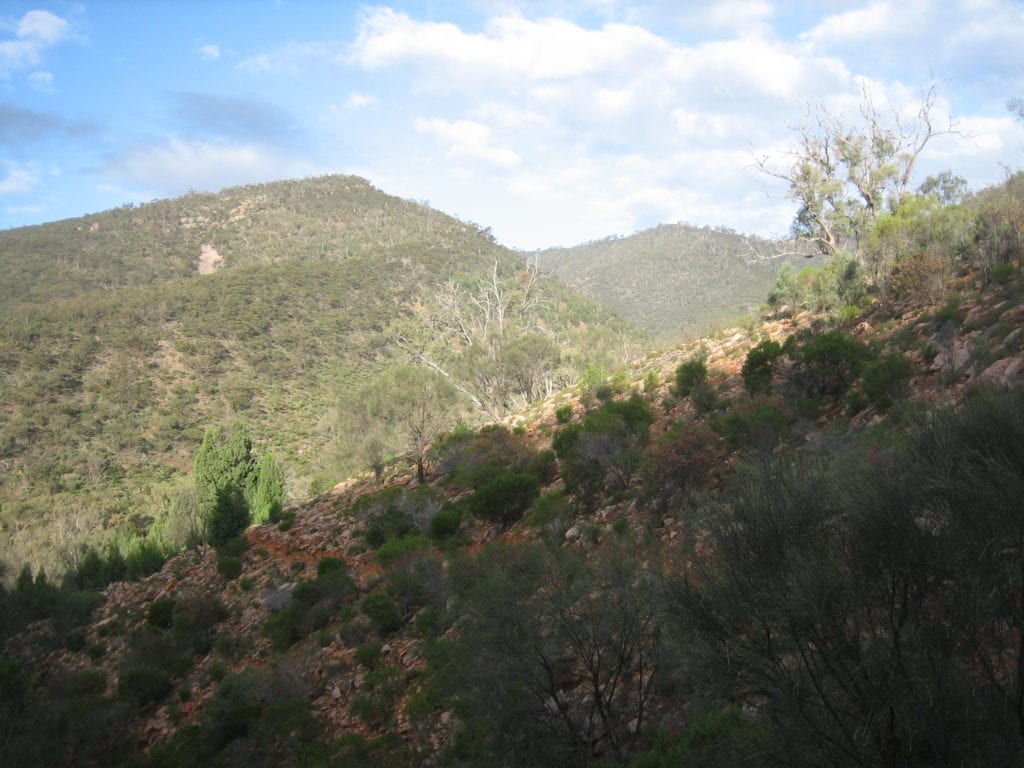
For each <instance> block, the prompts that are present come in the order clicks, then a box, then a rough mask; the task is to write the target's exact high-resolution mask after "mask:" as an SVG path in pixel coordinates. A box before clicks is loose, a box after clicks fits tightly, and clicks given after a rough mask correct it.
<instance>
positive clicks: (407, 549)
mask: <svg viewBox="0 0 1024 768" xmlns="http://www.w3.org/2000/svg"><path fill="white" fill-rule="evenodd" d="M426 546H427V539H426V537H424V536H423V535H422V534H420V533H410V534H409V535H407V536H403V537H402V538H400V539H388V540H387V541H386V542H384V543H383V544H381V546H380V547H379V548H378V549H377V551H376V552H374V554H373V559H374V560H375V561H376V562H377V564H378V565H380V566H382V567H385V568H386V567H387V566H389V565H391V564H392V563H394V562H396V561H398V560H401V559H402V558H403V557H405V556H406V555H408V554H410V553H411V552H416V551H418V550H421V549H423V548H425V547H426Z"/></svg>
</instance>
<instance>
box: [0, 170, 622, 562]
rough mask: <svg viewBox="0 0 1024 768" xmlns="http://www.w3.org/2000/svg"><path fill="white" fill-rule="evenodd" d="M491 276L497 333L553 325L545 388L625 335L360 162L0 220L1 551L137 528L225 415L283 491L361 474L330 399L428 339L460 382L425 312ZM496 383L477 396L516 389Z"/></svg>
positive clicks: (617, 323)
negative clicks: (355, 169) (139, 202)
mask: <svg viewBox="0 0 1024 768" xmlns="http://www.w3.org/2000/svg"><path fill="white" fill-rule="evenodd" d="M524 281H525V282H524ZM442 285H445V286H448V288H447V292H445V291H442V290H439V286H442ZM487 286H489V289H490V290H494V291H499V292H500V293H501V296H502V300H503V302H504V303H503V304H502V307H503V309H509V308H511V307H512V306H513V303H514V302H513V299H517V300H522V301H523V302H524V303H522V304H521V305H516V306H517V307H518V310H521V312H520V313H519V315H517V317H516V318H515V323H512V322H511V320H510V322H509V327H508V333H507V338H503V339H501V340H499V341H508V342H509V343H511V340H513V339H514V338H516V337H517V336H518V335H519V334H521V333H523V332H525V331H527V330H528V331H530V332H531V333H532V334H533V335H534V336H536V335H538V334H543V335H545V337H546V338H549V339H551V340H552V341H551V343H552V344H554V345H555V347H554V349H555V352H554V353H550V354H548V356H547V357H546V358H545V359H544V361H543V365H544V372H545V374H546V375H547V376H548V377H549V379H550V381H551V382H552V383H553V382H555V381H562V382H567V381H570V380H572V379H573V377H575V376H578V375H579V374H580V373H581V372H582V371H583V370H584V369H585V368H586V366H587V365H588V364H590V363H594V364H598V365H604V366H607V365H612V364H614V363H615V362H616V360H617V359H619V358H620V357H621V355H622V350H623V348H626V349H629V348H630V345H631V344H633V343H635V341H636V340H637V339H639V338H640V334H638V333H637V332H636V331H635V330H634V329H632V328H631V327H630V326H629V325H628V324H627V323H625V322H623V321H621V320H618V319H616V318H615V317H614V316H613V315H612V314H610V313H609V312H607V311H606V310H603V309H601V308H600V307H598V306H596V305H595V304H593V303H592V302H589V301H587V300H585V299H582V298H580V297H579V296H577V295H575V294H574V293H573V292H572V291H570V290H567V289H566V288H565V287H564V286H562V285H560V284H559V283H557V282H556V281H553V280H539V279H536V276H534V275H532V274H529V273H528V270H526V269H525V268H524V265H523V263H522V261H521V259H520V258H519V257H518V256H517V255H516V254H513V253H511V252H510V251H508V250H506V249H504V248H502V247H500V246H498V245H497V244H496V243H495V242H494V241H493V239H492V238H491V237H490V236H489V235H488V234H487V233H486V232H484V231H482V230H480V229H479V228H478V227H476V226H474V225H470V224H466V223H464V222H461V221H458V220H456V219H453V218H451V217H449V216H446V215H444V214H441V213H439V212H437V211H434V210H431V209H430V208H427V207H426V206H423V205H420V204H418V203H414V202H410V201H407V200H401V199H399V198H396V197H393V196H390V195H387V194H385V193H383V192H381V191H379V190H377V189H374V188H373V187H372V186H371V185H370V184H368V183H367V182H366V181H365V180H362V179H358V178H354V177H342V176H333V177H322V178H315V179H307V180H303V181H292V182H279V183H274V184H264V185H258V186H248V187H240V188H234V189H228V190H225V191H223V192H221V193H220V194H216V195H213V194H190V195H187V196H185V197H182V198H178V199H175V200H163V201H156V202H153V203H150V204H147V205H143V206H139V207H131V206H128V207H124V208H120V209H117V210H113V211H108V212H105V213H100V214H95V215H91V216H86V217H83V218H80V219H73V220H68V221H61V222H56V223H53V224H47V225H42V226H37V227H28V228H23V229H14V230H9V231H5V232H0V410H2V416H3V419H2V424H0V461H2V462H3V466H4V472H3V475H2V480H0V523H2V526H3V536H2V542H0V561H6V562H8V563H9V564H12V565H13V564H17V563H23V562H28V561H31V562H34V563H37V564H45V565H47V566H49V569H50V570H51V571H52V570H55V569H56V570H59V569H61V568H63V567H64V565H65V563H66V558H67V557H68V556H71V557H72V558H73V557H74V556H75V555H76V553H77V552H78V551H79V547H80V545H81V544H83V543H84V542H86V541H101V540H103V539H104V537H108V536H109V535H110V534H112V533H113V532H114V531H118V530H120V531H130V532H133V533H138V532H142V531H145V530H146V528H147V527H148V525H149V523H150V522H151V521H152V520H153V519H154V518H156V517H159V515H160V514H161V512H163V511H165V509H166V507H167V505H168V504H169V503H171V502H170V501H169V500H170V499H172V498H173V497H174V496H175V495H176V494H177V493H178V491H179V490H180V489H181V488H182V487H183V486H182V483H183V482H184V481H185V475H186V473H187V472H188V471H189V470H190V469H191V463H192V457H193V454H194V453H195V450H196V448H197V447H198V445H199V441H200V439H201V438H202V435H203V432H204V430H205V429H206V428H208V427H210V426H214V425H218V424H227V423H228V422H230V421H234V420H236V419H242V420H244V421H246V422H248V423H249V425H250V427H251V429H252V431H253V433H254V436H255V439H256V442H257V443H258V444H259V445H260V446H262V447H263V448H264V449H265V450H268V451H273V452H274V453H275V454H276V455H277V456H278V458H279V459H280V460H281V461H282V463H283V464H284V466H285V468H286V474H287V480H288V486H289V488H288V490H289V495H290V496H291V497H292V498H305V497H308V496H310V495H312V494H313V493H314V492H315V491H316V490H317V488H318V487H322V485H323V483H325V482H327V481H326V480H325V478H331V477H334V476H336V474H337V473H339V472H350V471H358V470H360V469H362V468H363V467H360V466H355V465H353V464H351V463H348V464H344V463H339V462H341V461H342V460H341V459H340V458H335V452H334V451H333V450H327V448H328V446H329V445H330V444H331V442H332V440H334V439H335V436H336V435H337V434H338V425H339V420H342V421H343V419H342V416H343V414H341V415H339V414H338V406H339V403H340V402H341V400H342V399H343V396H344V395H345V394H346V393H347V392H348V391H350V390H351V389H352V388H354V387H357V386H358V385H360V384H362V383H363V382H365V381H369V380H372V379H373V378H374V377H375V376H376V374H377V372H379V371H380V370H381V369H382V368H383V367H385V366H387V365H391V364H395V363H401V362H408V361H413V360H417V359H420V358H426V356H427V355H428V354H429V355H432V357H430V358H429V359H430V361H431V362H432V363H434V364H435V365H437V366H438V367H448V368H450V369H451V370H449V371H447V373H449V374H450V375H451V376H453V377H455V379H456V380H457V379H458V377H459V375H460V371H461V368H460V367H459V366H460V360H461V357H462V356H464V353H465V352H466V349H463V348H459V347H458V345H455V344H452V343H446V342H445V340H444V338H443V333H442V332H441V330H439V328H440V327H441V325H442V324H443V323H442V321H443V320H445V319H446V318H447V317H448V315H446V314H445V313H446V312H447V313H450V312H451V311H455V310H458V311H464V312H469V311H471V310H472V306H471V302H472V299H473V298H474V297H476V296H477V295H478V293H479V292H480V291H483V290H484V287H487ZM527 292H532V293H530V294H529V295H528V296H527V297H526V298H523V297H524V295H526V294H527ZM439 295H443V296H446V297H448V298H452V302H451V303H450V304H448V305H445V306H443V307H442V306H438V305H437V302H436V299H435V297H436V296H439ZM527 310H529V311H527ZM503 330H504V329H503ZM487 344H488V346H487V352H488V354H489V355H490V359H491V362H492V363H493V364H495V365H496V364H498V362H500V361H497V357H498V356H499V353H500V352H501V346H500V344H497V343H496V342H495V341H494V339H493V338H489V339H488V340H487ZM432 345H433V346H432ZM435 347H440V348H435ZM495 361H496V362H495ZM490 364H491V363H487V362H479V365H477V367H478V368H483V369H484V370H489V368H488V366H489V365H490ZM463 367H464V366H463ZM467 388H468V385H467ZM500 394H501V397H500V398H497V400H496V401H495V398H492V401H495V402H491V403H490V405H491V407H492V410H494V409H500V408H504V407H508V406H509V405H510V404H511V403H513V402H517V398H518V399H519V400H518V401H521V400H523V399H525V398H526V397H528V396H529V392H526V393H525V394H524V393H520V391H519V390H518V389H516V388H515V387H513V386H512V385H511V384H510V385H509V389H508V391H507V392H506V391H503V392H502V393H500ZM466 418H467V419H469V420H472V419H473V418H479V416H478V415H474V414H473V413H467V416H466ZM62 558H64V559H63V560H62Z"/></svg>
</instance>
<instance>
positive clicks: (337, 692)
mask: <svg viewBox="0 0 1024 768" xmlns="http://www.w3.org/2000/svg"><path fill="white" fill-rule="evenodd" d="M331 698H332V699H334V700H335V701H338V700H339V699H341V691H340V690H339V689H338V686H334V687H333V688H331Z"/></svg>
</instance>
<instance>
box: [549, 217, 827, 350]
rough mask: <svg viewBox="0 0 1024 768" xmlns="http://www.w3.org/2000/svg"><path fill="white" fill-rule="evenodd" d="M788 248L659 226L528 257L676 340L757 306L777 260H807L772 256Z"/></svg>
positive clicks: (717, 231)
mask: <svg viewBox="0 0 1024 768" xmlns="http://www.w3.org/2000/svg"><path fill="white" fill-rule="evenodd" d="M786 248H788V245H787V244H784V243H777V242H773V241H769V240H765V239H762V238H757V237H752V236H748V235H740V234H738V233H736V232H733V231H731V230H727V229H722V228H711V227H693V226H689V225H686V224H662V225H661V226H658V227H655V228H653V229H648V230H646V231H644V232H638V233H636V234H634V235H630V236H628V237H611V238H606V239H604V240H598V241H595V242H591V243H585V244H583V245H578V246H575V247H573V248H552V249H547V250H542V251H537V252H535V253H532V254H530V258H536V260H537V263H538V265H539V266H540V268H541V269H543V270H548V271H550V272H551V273H552V274H554V275H556V276H557V277H559V278H560V279H561V280H563V281H565V282H566V283H567V284H568V285H570V286H571V287H573V288H575V289H576V290H578V291H580V292H581V293H583V294H584V295H585V296H589V297H590V298H592V299H594V300H595V301H598V302H600V303H601V304H603V305H604V306H607V307H610V308H611V309H613V310H615V311H616V312H618V313H619V314H621V315H622V316H623V317H628V318H629V319H631V320H633V321H634V322H635V323H637V325H639V326H640V327H642V328H643V329H645V330H646V331H647V332H649V333H650V334H652V335H654V336H657V337H660V338H664V339H674V338H680V337H684V336H690V337H692V336H694V335H699V334H701V333H706V332H708V331H710V330H711V329H712V328H714V327H715V326H717V325H721V324H726V323H730V322H733V321H734V320H735V319H736V318H737V317H739V316H741V315H743V314H746V313H748V312H752V311H755V310H757V308H758V307H759V306H760V305H761V304H762V303H763V302H764V299H765V296H766V295H767V294H768V289H769V288H770V287H771V285H772V283H774V281H775V276H776V274H777V273H778V270H779V267H780V266H781V264H782V263H785V262H787V261H788V262H791V263H799V264H801V266H803V265H804V264H805V263H807V261H808V260H807V259H805V258H804V257H803V256H787V257H779V258H773V257H772V256H773V254H777V253H780V252H781V251H782V250H784V249H786ZM810 263H813V264H815V265H820V260H818V259H812V260H810Z"/></svg>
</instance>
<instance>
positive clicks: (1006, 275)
mask: <svg viewBox="0 0 1024 768" xmlns="http://www.w3.org/2000/svg"><path fill="white" fill-rule="evenodd" d="M1016 271H1017V270H1016V268H1015V267H1014V266H1013V264H1010V263H1009V262H1005V261H1004V262H1000V263H998V264H993V265H992V267H991V268H990V269H989V271H988V277H989V280H991V281H992V282H993V283H998V284H999V285H1006V284H1007V283H1008V282H1010V278H1012V277H1013V275H1014V273H1015V272H1016Z"/></svg>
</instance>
